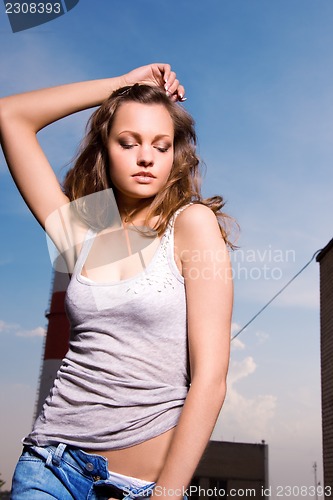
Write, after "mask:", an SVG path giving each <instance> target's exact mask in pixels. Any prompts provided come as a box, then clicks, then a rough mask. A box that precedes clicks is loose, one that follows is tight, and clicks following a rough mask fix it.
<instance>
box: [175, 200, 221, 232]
mask: <svg viewBox="0 0 333 500" xmlns="http://www.w3.org/2000/svg"><path fill="white" fill-rule="evenodd" d="M206 237H215V238H219V239H221V240H223V239H222V236H221V232H220V228H219V224H218V221H217V218H216V215H215V214H214V212H213V211H212V210H211V209H210V208H209V207H207V206H206V205H202V204H201V203H194V204H193V205H189V206H188V207H186V208H185V209H184V210H183V211H182V212H181V213H180V214H179V215H178V217H177V218H176V221H175V238H177V239H179V240H180V241H181V240H188V239H190V240H193V241H194V240H196V239H202V238H206Z"/></svg>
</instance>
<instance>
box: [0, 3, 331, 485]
mask: <svg viewBox="0 0 333 500" xmlns="http://www.w3.org/2000/svg"><path fill="white" fill-rule="evenodd" d="M332 22H333V4H332V2H331V1H330V0H275V1H273V0H216V1H213V0H206V1H205V2H201V1H197V0H193V1H192V2H186V1H185V0H180V1H177V2H176V1H174V0H171V1H169V2H168V3H167V4H166V3H158V2H153V1H152V0H138V1H135V2H134V1H130V2H123V1H111V0H99V1H98V2H93V1H92V0H80V2H79V4H78V5H77V6H76V7H75V8H74V9H73V10H72V11H70V12H69V13H67V14H66V15H64V16H62V17H61V18H58V19H56V20H54V21H52V22H50V23H48V24H44V25H42V26H40V27H37V28H33V29H30V30H27V31H23V32H20V33H15V34H13V33H12V32H11V30H10V25H9V22H8V19H7V18H6V16H5V13H4V6H3V4H1V5H0V42H1V46H2V48H3V50H2V54H1V74H0V89H1V95H8V94H11V93H15V92H20V91H27V90H32V89H34V88H38V87H44V86H51V85H57V84H62V83H68V82H72V81H78V80H88V79H95V78H104V77H109V76H116V75H119V74H123V73H125V72H127V71H129V70H130V69H132V68H134V67H137V66H140V65H142V64H147V63H149V62H169V63H170V64H171V65H172V67H173V68H174V69H175V71H176V72H177V74H178V76H179V78H180V79H181V81H182V82H183V84H184V86H185V88H186V91H187V97H188V100H187V102H186V104H185V106H186V108H187V109H188V110H189V111H190V112H191V113H192V114H193V116H194V118H195V120H196V122H197V132H198V136H199V153H200V156H201V157H202V159H203V160H204V161H205V164H206V166H207V168H206V173H205V175H204V180H203V192H204V194H205V195H206V196H211V195H214V194H222V195H223V196H224V197H225V199H226V200H227V205H226V207H225V209H226V211H227V212H228V213H229V214H231V215H232V216H234V217H235V218H236V219H237V220H238V222H239V224H240V226H241V233H240V237H239V240H238V244H239V246H240V250H239V251H238V252H237V253H235V254H234V255H233V256H232V259H233V264H234V272H235V309H234V317H233V322H234V325H233V331H234V332H236V331H238V329H239V328H240V327H241V326H242V325H244V324H245V323H246V322H247V321H248V320H249V319H250V318H251V317H252V316H253V315H254V314H255V313H256V312H257V311H258V310H259V309H260V308H261V307H262V306H263V305H264V304H265V303H266V302H267V301H268V300H269V299H270V298H271V297H272V296H273V295H274V294H275V293H276V292H277V291H278V290H279V289H280V288H281V287H282V286H283V285H284V284H285V283H286V282H287V281H288V280H289V279H290V278H291V277H292V276H293V275H294V274H295V273H296V272H297V271H298V270H299V269H300V268H301V267H302V266H303V265H304V264H305V263H306V262H307V261H308V260H309V259H310V258H311V256H312V255H313V253H314V252H315V251H316V250H317V249H319V248H323V247H324V246H325V245H326V244H327V243H328V241H329V240H330V239H331V238H332V224H331V217H332V216H331V215H329V214H332V208H333V207H332V205H333V203H332V193H331V190H332V181H333V174H332V165H331V162H332V157H333V155H332V153H333V145H332V132H333V130H332V129H333V126H332V108H333V99H332V97H333V90H332V85H331V82H332V80H333V78H332V76H333V75H332V73H333V70H332V68H333V64H332V63H333V60H332V59H333V52H332V46H333V31H332V25H333V24H332ZM88 116H89V112H84V113H81V114H79V115H75V116H72V117H70V118H68V119H66V120H63V121H61V122H59V123H57V124H54V125H53V126H52V127H49V128H48V129H47V130H44V131H42V132H41V134H40V140H41V142H42V144H43V146H44V148H45V151H46V153H47V155H48V157H49V159H50V161H51V163H52V165H53V166H54V169H55V170H56V172H57V173H58V175H59V177H62V176H63V174H64V172H65V171H66V168H67V167H66V165H67V164H68V162H69V161H70V159H71V158H72V156H73V154H74V152H75V150H76V148H77V146H78V144H79V140H80V137H81V136H82V134H83V131H84V126H85V122H86V120H87V117H88ZM41 188H42V186H41ZM0 190H1V197H0V220H1V228H2V237H1V246H0V272H1V280H0V292H1V302H0V338H1V364H0V375H1V379H0V387H1V393H0V398H1V399H0V401H1V408H2V410H1V416H0V419H1V421H2V423H1V426H0V442H1V449H0V472H1V474H2V477H3V478H4V479H5V480H6V481H7V486H9V485H10V477H11V474H12V470H13V467H14V464H15V462H16V459H17V457H18V455H19V453H20V449H21V445H20V439H21V438H22V437H23V435H24V434H26V433H27V432H28V431H29V428H30V426H31V421H32V415H33V409H34V403H35V394H36V388H37V381H38V375H39V369H40V362H41V356H42V346H43V337H42V331H43V328H44V327H45V325H46V320H45V317H44V311H45V309H46V308H47V305H48V300H49V291H50V279H51V272H52V269H51V265H50V261H49V257H48V253H47V247H46V240H45V236H44V234H43V232H42V230H41V229H40V227H39V226H38V224H37V223H36V222H35V221H34V219H33V218H32V216H31V214H30V213H29V211H28V210H27V208H26V207H25V205H24V203H23V201H22V200H21V199H20V196H19V194H18V192H17V191H16V188H15V186H14V183H13V181H12V180H11V177H10V175H9V173H8V171H7V168H6V165H5V162H4V159H3V156H0ZM265 266H266V267H265ZM319 333H320V330H319V265H318V264H317V263H315V262H313V263H312V264H311V265H310V266H309V267H308V268H307V269H306V270H305V271H304V272H303V273H302V274H301V275H300V276H299V277H298V278H297V280H295V281H294V282H293V283H292V284H291V285H290V286H289V287H288V289H287V290H286V291H285V292H284V293H283V294H282V295H281V296H280V297H279V298H278V299H277V300H276V301H274V302H273V303H272V305H271V306H270V307H269V308H268V309H267V310H265V311H264V312H263V313H262V314H261V315H260V316H259V317H258V318H257V319H256V321H255V322H254V323H252V324H251V325H250V327H249V328H248V329H247V330H246V331H244V332H243V333H242V334H241V335H240V336H239V337H238V338H237V341H234V342H233V349H232V357H231V368H230V377H229V392H228V396H227V400H226V403H225V407H224V409H223V411H222V413H221V416H220V419H219V421H218V424H217V426H216V429H215V431H214V434H213V437H214V438H215V439H224V440H231V441H233V440H235V441H243V442H261V440H262V439H265V441H266V442H267V443H268V444H269V461H270V481H269V482H270V484H271V485H272V487H273V488H274V487H276V486H278V485H292V486H293V485H312V484H313V469H312V465H313V462H314V461H317V463H318V479H319V480H321V479H322V459H321V421H320V415H321V413H320V412H321V410H320V358H319V340H320V337H319Z"/></svg>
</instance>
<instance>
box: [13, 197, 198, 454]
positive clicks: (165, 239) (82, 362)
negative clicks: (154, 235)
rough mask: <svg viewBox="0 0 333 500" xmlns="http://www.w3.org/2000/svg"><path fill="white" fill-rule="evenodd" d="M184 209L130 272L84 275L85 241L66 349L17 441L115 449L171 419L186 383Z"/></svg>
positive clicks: (70, 298)
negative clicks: (177, 229) (115, 276)
mask: <svg viewBox="0 0 333 500" xmlns="http://www.w3.org/2000/svg"><path fill="white" fill-rule="evenodd" d="M186 206H188V205H186ZM184 208H185V206H184V207H182V208H180V209H179V210H178V211H177V212H175V214H174V215H173V217H172V218H171V219H170V221H169V224H168V226H167V229H166V231H165V233H164V234H163V236H162V238H161V241H160V244H159V246H158V248H157V251H156V252H155V254H154V256H153V258H152V260H151V261H150V263H149V265H148V266H147V267H146V269H145V270H144V271H143V272H141V273H139V274H137V275H136V276H134V277H133V278H129V279H126V280H123V281H118V282H115V283H111V284H100V283H93V282H91V281H89V280H88V279H84V277H82V275H81V274H80V271H81V268H82V265H83V263H84V261H85V258H86V256H87V254H88V252H89V248H90V247H91V242H92V239H91V238H90V239H87V240H86V242H85V244H84V245H83V248H82V251H81V253H80V255H79V258H78V260H77V263H76V266H75V268H74V271H73V275H72V279H71V281H70V283H69V285H68V289H67V293H66V300H65V306H66V312H67V315H68V318H69V321H70V324H71V336H70V344H69V351H68V353H67V355H66V357H65V358H64V360H63V362H62V365H61V367H60V369H59V371H58V373H57V377H56V380H55V382H54V386H53V388H52V390H51V392H50V395H49V396H48V398H47V399H46V401H45V403H44V406H43V409H42V412H41V414H40V415H39V417H38V418H37V420H36V422H35V425H34V428H33V430H32V432H31V433H30V434H29V435H28V436H27V437H25V438H24V439H23V440H22V442H23V444H26V445H29V444H33V445H38V446H46V445H50V444H54V443H59V442H63V443H67V444H69V445H72V446H77V447H79V448H86V449H91V450H103V449H104V450H105V449H110V450H111V449H120V448H126V447H129V446H133V445H135V444H138V443H140V442H143V441H146V440H147V439H151V438H153V437H155V436H158V435H159V434H162V433H163V432H165V431H167V430H169V429H171V428H172V427H174V426H175V425H176V424H177V422H178V419H179V417H180V413H181V410H182V407H183V405H184V401H185V398H186V395H187V392H188V388H189V384H190V380H189V367H188V348H187V322H186V296H185V286H184V278H183V277H182V275H181V274H180V273H179V270H178V268H177V265H176V263H175V260H174V221H175V218H176V216H177V215H178V213H180V212H181V211H182V210H183V209H184Z"/></svg>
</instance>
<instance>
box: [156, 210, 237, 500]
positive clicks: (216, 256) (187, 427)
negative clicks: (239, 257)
mask: <svg viewBox="0 0 333 500" xmlns="http://www.w3.org/2000/svg"><path fill="white" fill-rule="evenodd" d="M175 245H176V248H177V254H178V255H179V256H180V260H181V262H182V267H183V275H184V278H185V289H186V300H187V317H188V345H189V356H190V369H191V386H190V389H189V392H188V395H187V398H186V401H185V404H184V407H183V410H182V414H181V416H180V419H179V422H178V425H177V427H176V430H175V433H174V435H173V439H172V442H171V446H170V448H169V452H168V455H167V459H166V462H165V465H164V467H163V470H162V472H161V474H160V476H159V478H158V480H157V483H156V488H155V489H156V491H155V495H154V493H153V496H156V497H158V496H164V497H168V500H171V499H170V497H174V498H181V497H182V496H183V495H182V491H184V488H187V486H188V484H189V483H190V481H191V478H192V476H193V474H194V472H195V469H196V467H197V465H198V462H199V461H200V459H201V456H202V454H203V452H204V450H205V448H206V446H207V443H208V441H209V439H210V436H211V434H212V431H213V429H214V426H215V423H216V420H217V417H218V415H219V412H220V410H221V407H222V404H223V401H224V398H225V394H226V376H227V370H228V363H229V346H230V327H231V314H232V304H233V284H232V272H231V266H230V260H229V255H228V251H227V248H226V245H225V243H224V241H223V239H222V237H221V234H220V230H219V227H218V223H217V220H216V217H215V215H214V213H213V212H212V211H211V210H210V209H209V208H208V207H205V206H203V205H198V204H195V205H191V206H189V207H188V208H187V209H186V210H184V211H183V212H182V213H181V214H180V215H179V216H178V217H177V219H176V224H175ZM163 493H164V494H163Z"/></svg>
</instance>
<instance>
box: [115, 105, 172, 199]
mask: <svg viewBox="0 0 333 500" xmlns="http://www.w3.org/2000/svg"><path fill="white" fill-rule="evenodd" d="M173 140H174V126H173V121H172V118H171V116H170V114H169V112H168V110H167V109H166V108H165V107H164V106H163V105H162V104H141V103H136V102H126V103H124V104H121V105H120V106H119V108H118V110H117V112H116V116H115V120H114V123H113V125H112V128H111V132H110V136H109V143H108V155H109V162H110V177H111V181H112V184H113V186H114V188H115V191H116V194H117V199H118V201H121V202H122V203H124V204H129V205H131V204H133V203H135V201H137V200H139V199H142V198H150V197H153V196H155V195H156V194H157V193H158V192H159V191H160V190H161V188H162V187H163V186H164V185H165V184H166V182H167V180H168V178H169V175H170V172H171V168H172V164H173V158H174V150H173Z"/></svg>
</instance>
